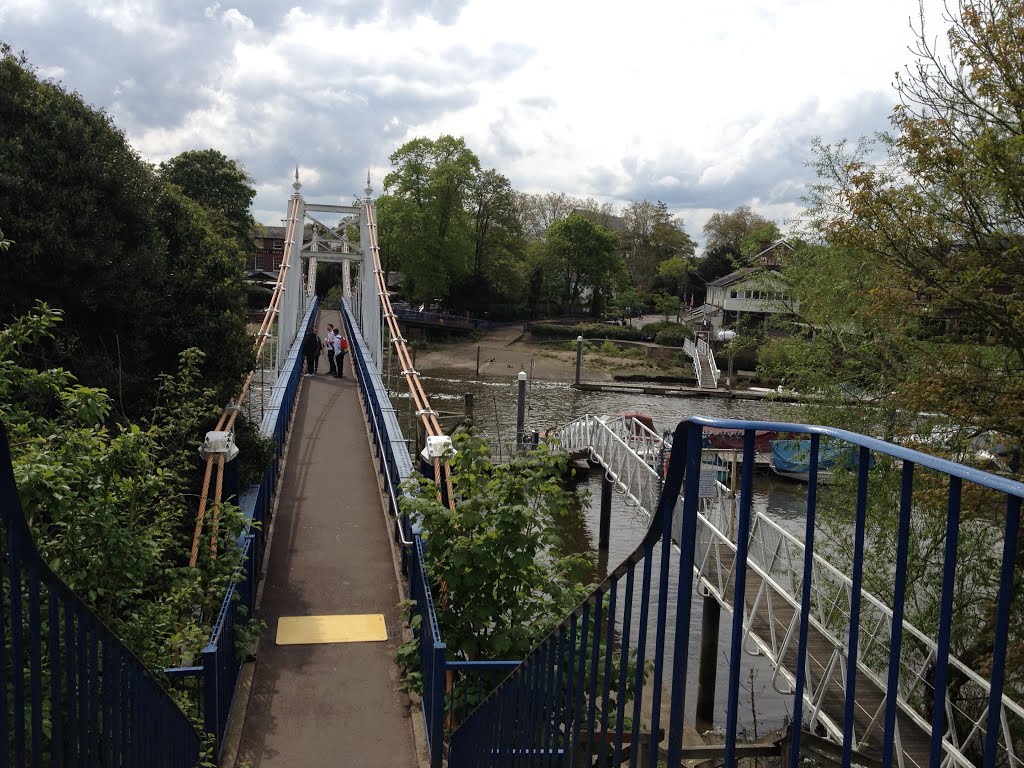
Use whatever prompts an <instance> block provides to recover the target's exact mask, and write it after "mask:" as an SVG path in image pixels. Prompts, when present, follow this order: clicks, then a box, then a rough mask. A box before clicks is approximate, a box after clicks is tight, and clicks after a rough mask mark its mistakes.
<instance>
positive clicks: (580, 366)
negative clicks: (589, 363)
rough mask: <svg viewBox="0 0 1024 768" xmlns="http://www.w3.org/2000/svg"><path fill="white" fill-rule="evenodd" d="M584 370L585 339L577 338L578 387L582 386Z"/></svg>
mask: <svg viewBox="0 0 1024 768" xmlns="http://www.w3.org/2000/svg"><path fill="white" fill-rule="evenodd" d="M582 370H583V337H582V336H577V337H576V386H577V387H578V386H579V385H580V372H581V371H582Z"/></svg>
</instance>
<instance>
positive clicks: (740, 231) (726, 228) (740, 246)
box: [703, 205, 778, 256]
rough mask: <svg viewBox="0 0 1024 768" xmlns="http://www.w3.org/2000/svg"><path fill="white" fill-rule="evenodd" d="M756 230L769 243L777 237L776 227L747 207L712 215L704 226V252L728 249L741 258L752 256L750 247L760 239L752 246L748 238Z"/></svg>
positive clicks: (742, 206)
mask: <svg viewBox="0 0 1024 768" xmlns="http://www.w3.org/2000/svg"><path fill="white" fill-rule="evenodd" d="M758 230H762V232H763V233H764V234H763V239H767V240H769V241H770V240H773V239H776V238H777V237H778V227H776V226H775V224H774V223H773V222H772V221H770V220H769V219H766V218H765V217H764V216H762V215H761V214H759V213H755V212H754V211H752V210H751V209H750V206H749V205H741V206H739V207H738V208H737V209H736V210H734V211H733V212H732V213H722V212H720V211H719V212H716V213H713V214H711V218H709V219H708V220H707V222H706V223H705V224H704V229H703V232H704V238H705V240H704V252H705V253H710V252H712V251H715V250H718V249H721V248H729V249H731V250H732V251H734V252H735V253H738V254H741V255H743V256H749V255H752V254H751V253H750V250H751V248H752V246H756V245H758V244H759V241H760V240H761V239H762V237H758V242H755V243H753V244H752V243H751V241H750V239H749V238H750V235H751V234H752V233H755V232H757V231H758ZM755 252H756V251H755Z"/></svg>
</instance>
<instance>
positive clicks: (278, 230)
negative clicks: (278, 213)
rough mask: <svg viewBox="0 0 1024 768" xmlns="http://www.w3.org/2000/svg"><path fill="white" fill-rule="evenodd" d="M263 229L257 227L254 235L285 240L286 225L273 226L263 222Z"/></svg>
mask: <svg viewBox="0 0 1024 768" xmlns="http://www.w3.org/2000/svg"><path fill="white" fill-rule="evenodd" d="M260 227H261V228H262V229H256V230H254V231H253V237H265V238H272V239H274V240H283V239H284V233H285V228H284V227H271V226H269V225H266V224H261V225H260Z"/></svg>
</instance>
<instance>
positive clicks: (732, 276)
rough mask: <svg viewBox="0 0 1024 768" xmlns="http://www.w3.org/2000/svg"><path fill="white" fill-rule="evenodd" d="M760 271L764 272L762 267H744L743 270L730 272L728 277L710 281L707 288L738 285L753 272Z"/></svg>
mask: <svg viewBox="0 0 1024 768" xmlns="http://www.w3.org/2000/svg"><path fill="white" fill-rule="evenodd" d="M762 271H764V268H763V267H744V268H743V269H738V270H736V271H735V272H730V273H729V274H728V275H725V276H723V277H720V278H718V279H717V280H712V281H711V282H710V283H708V287H711V286H713V285H714V286H726V285H732V284H733V283H739V282H742V281H743V280H745V279H746V278H748V277H750V276H751V275H752V274H754V273H755V272H762Z"/></svg>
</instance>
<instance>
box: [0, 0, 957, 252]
mask: <svg viewBox="0 0 1024 768" xmlns="http://www.w3.org/2000/svg"><path fill="white" fill-rule="evenodd" d="M954 7H955V4H954ZM940 11H941V4H937V2H936V0H927V4H926V18H927V19H928V25H929V26H928V31H929V32H930V33H931V34H932V35H934V34H941V33H942V32H943V30H944V28H945V25H944V23H943V22H942V19H941V14H940ZM917 13H918V0H860V1H859V2H857V3H851V2H848V0H844V1H843V2H840V0H689V1H688V0H625V1H624V2H620V3H614V4H613V3H611V2H606V0H589V2H583V1H581V0H516V2H508V1H507V0H309V1H308V2H305V3H303V4H296V3H294V2H287V0H284V1H282V0H251V1H250V2H239V1H238V0H235V2H233V0H221V2H211V1H209V0H207V1H205V2H204V1H203V0H200V1H198V2H196V1H195V0H0V40H2V41H5V42H7V43H9V44H10V45H11V46H12V47H14V48H15V49H16V50H19V51H21V50H24V51H25V52H26V53H27V54H28V57H29V60H30V62H31V63H32V64H33V65H34V66H36V67H37V69H38V71H39V73H40V74H41V75H42V76H44V77H49V78H52V79H54V80H56V81H59V82H60V83H62V84H63V85H64V86H65V87H67V88H68V89H71V90H75V91H77V92H78V93H80V94H81V95H82V96H83V98H84V99H85V100H86V101H87V102H88V103H89V104H91V105H93V106H95V107H97V108H102V109H104V110H106V111H107V112H108V113H109V114H110V115H111V116H112V117H113V119H114V122H115V123H116V124H117V126H118V127H120V128H121V129H122V130H123V131H124V132H125V133H126V135H127V136H128V138H129V140H130V141H131V143H132V144H133V146H134V147H135V148H136V149H137V150H138V151H139V153H140V154H141V155H142V156H143V157H145V158H147V159H148V160H151V161H153V162H158V161H160V160H165V159H167V158H169V157H172V156H174V155H175V154H177V153H179V152H182V151H184V150H187V149H197V148H206V147H215V148H217V149H219V150H220V151H222V152H224V153H225V154H226V155H228V156H229V157H232V158H234V159H236V160H238V161H240V162H241V163H242V164H243V165H244V167H245V168H246V170H247V171H248V172H249V174H250V175H251V176H252V177H253V179H254V181H255V186H256V188H257V190H258V195H257V197H256V201H255V204H254V208H255V210H254V214H255V216H256V218H257V219H258V220H260V221H262V222H264V223H268V224H273V223H277V222H278V221H279V220H280V218H281V217H282V216H283V215H284V211H285V204H286V200H287V197H288V194H289V193H290V192H291V188H290V184H291V181H292V177H293V175H294V169H295V167H296V165H297V166H298V167H299V174H300V178H301V181H302V183H303V192H304V194H305V195H306V196H307V199H310V200H316V201H318V202H344V203H347V202H350V201H351V199H352V195H353V194H354V193H356V192H358V191H360V190H361V189H362V187H363V186H364V185H365V178H366V171H367V169H369V170H370V174H371V179H372V185H373V187H374V190H375V191H374V194H375V195H376V194H378V193H379V192H380V191H381V184H382V180H383V177H384V175H385V174H386V173H387V172H388V170H389V169H390V163H389V160H388V156H389V155H390V154H391V153H392V152H394V150H395V149H396V148H398V147H399V146H400V145H401V144H402V143H403V142H405V141H407V140H409V139H411V138H414V137H417V136H428V137H431V138H434V137H436V136H438V135H441V134H443V133H451V134H454V135H456V136H463V137H465V139H466V141H467V143H468V145H469V147H470V148H471V149H472V150H473V151H474V152H476V154H477V155H478V156H479V158H480V161H481V163H482V165H483V166H484V167H485V168H486V167H493V168H496V169H497V170H498V171H499V172H501V173H503V174H505V175H506V176H508V177H509V179H510V180H511V182H512V185H513V186H514V187H515V188H516V189H517V190H520V191H524V192H535V193H542V192H565V193H567V194H571V195H575V196H579V197H593V198H596V199H598V200H601V201H608V202H611V203H612V204H613V205H615V206H616V207H617V208H621V207H622V206H623V205H625V204H626V203H628V202H630V201H632V200H645V199H646V200H651V201H654V200H662V201H664V202H665V203H666V204H668V206H669V208H670V209H671V210H672V211H673V212H674V213H677V214H679V215H680V216H681V217H682V219H683V222H684V224H685V226H686V229H687V231H688V232H689V233H690V234H691V235H692V236H694V237H695V238H697V239H701V238H700V229H701V227H702V226H703V224H704V222H705V221H706V219H707V217H708V216H710V215H711V214H712V213H714V212H715V211H731V210H733V209H734V208H736V207H737V206H740V205H749V206H751V207H752V208H754V209H755V210H756V211H758V212H760V213H762V214H764V215H765V216H768V217H769V218H772V219H775V220H776V221H778V222H779V223H780V224H784V222H785V221H786V220H787V219H789V218H790V217H792V216H793V215H794V214H795V213H797V212H798V211H799V209H800V197H801V195H802V194H803V193H804V191H805V188H806V185H807V183H808V182H809V181H810V180H811V179H812V178H813V174H812V172H811V171H810V170H809V169H808V168H807V166H806V163H807V161H808V160H809V159H810V157H811V153H810V142H811V139H812V138H814V137H820V138H822V139H823V140H825V141H828V142H833V141H837V140H840V139H842V138H849V139H856V138H857V137H858V136H862V135H870V134H872V133H873V132H875V131H877V130H885V129H887V128H888V127H889V122H888V117H889V114H890V112H891V110H892V106H893V104H894V103H895V92H894V90H893V88H892V82H893V78H894V74H895V73H896V71H897V70H901V69H903V68H904V67H905V66H906V65H907V64H908V63H910V62H911V54H910V52H909V50H908V47H909V46H910V45H911V44H912V43H913V36H912V33H911V31H910V29H909V26H908V25H909V22H910V20H911V18H914V19H916V17H917Z"/></svg>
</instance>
